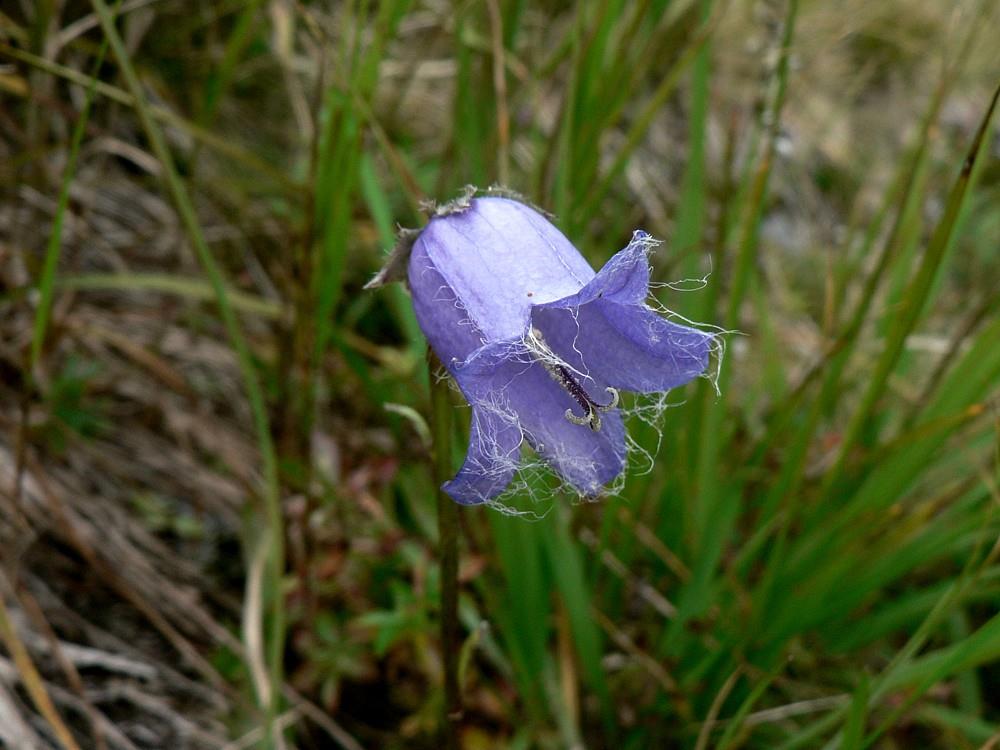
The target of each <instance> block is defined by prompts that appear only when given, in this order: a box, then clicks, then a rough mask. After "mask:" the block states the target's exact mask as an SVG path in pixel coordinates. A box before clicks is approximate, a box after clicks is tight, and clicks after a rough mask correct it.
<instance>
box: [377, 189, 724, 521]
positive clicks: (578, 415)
mask: <svg viewBox="0 0 1000 750" xmlns="http://www.w3.org/2000/svg"><path fill="white" fill-rule="evenodd" d="M652 244H654V243H653V241H652V240H651V238H650V237H649V236H648V235H647V234H645V233H644V232H635V234H634V235H633V237H632V241H631V242H630V243H629V245H628V247H626V248H625V249H624V250H622V251H621V252H619V253H617V254H616V255H615V256H614V257H612V258H611V260H609V261H608V262H607V264H606V265H605V266H604V268H602V269H601V270H600V271H599V272H597V273H594V271H593V269H592V268H591V267H590V265H589V264H588V263H587V261H586V260H585V259H584V258H583V256H582V255H580V253H579V252H578V251H577V250H576V248H575V247H573V245H572V244H571V243H570V242H569V240H567V239H566V237H565V236H564V235H563V234H562V233H561V232H560V231H559V230H558V229H556V228H555V227H554V226H553V225H552V224H551V223H550V222H549V221H548V220H547V219H546V218H545V217H544V216H543V215H542V214H540V213H539V212H538V211H536V210H535V209H533V208H531V207H529V206H528V205H526V204H524V203H521V202H519V201H516V200H512V199H509V198H501V197H480V198H473V199H471V200H470V201H466V202H465V203H462V204H460V205H458V206H456V207H452V208H451V209H449V210H446V211H440V212H438V214H437V215H435V216H434V217H432V218H431V220H430V222H429V223H428V224H427V226H426V227H425V228H424V229H423V230H422V231H421V232H420V233H419V235H416V236H415V240H413V239H412V237H411V241H410V242H408V243H406V246H405V249H404V250H403V251H402V252H401V253H400V252H398V253H397V255H396V257H394V259H393V260H391V261H390V264H389V266H387V269H385V270H384V271H383V272H382V273H381V274H380V275H379V276H378V277H376V279H375V280H373V284H372V285H377V284H379V283H381V282H383V281H386V280H390V279H391V278H392V276H393V275H395V276H399V275H401V271H402V264H403V262H404V261H405V262H406V264H407V265H406V269H407V279H408V283H409V287H410V290H411V293H412V296H413V307H414V311H415V312H416V316H417V321H418V322H419V324H420V327H421V329H422V330H423V332H424V334H425V335H426V336H427V339H428V341H429V342H430V345H431V347H432V348H433V350H434V352H435V353H436V354H437V355H438V357H439V358H440V359H441V361H442V362H443V363H444V365H445V367H446V368H447V369H448V372H449V373H451V375H452V376H453V377H454V379H455V381H456V382H457V383H458V387H459V388H460V389H461V391H462V393H463V394H464V395H465V397H466V399H467V400H468V402H469V404H470V405H471V407H472V421H471V428H470V435H469V448H468V454H467V456H466V458H465V463H464V464H463V465H462V468H461V470H460V471H459V472H458V475H457V476H456V477H455V478H454V479H452V480H451V481H449V482H447V483H446V484H445V485H444V487H443V489H444V490H445V492H447V493H448V494H449V495H450V496H451V497H452V498H453V499H454V500H456V501H457V502H459V503H462V504H470V505H471V504H478V503H483V502H488V501H490V500H492V499H494V498H495V497H497V496H498V495H499V494H500V493H502V492H503V491H504V489H505V488H506V487H507V486H508V485H509V484H510V483H511V481H512V479H513V478H514V475H515V473H516V471H517V469H518V468H519V466H520V463H521V451H522V445H523V444H524V443H527V444H528V445H529V446H531V448H533V449H534V450H535V451H536V452H537V454H538V455H539V456H541V457H542V459H543V460H544V461H545V462H546V463H547V464H548V465H549V466H551V467H552V469H554V470H555V472H556V473H557V474H558V475H559V476H561V477H562V479H563V480H565V481H566V482H567V483H568V484H569V485H571V486H572V487H573V488H575V489H576V490H577V491H578V492H579V493H580V494H582V495H586V496H594V495H598V494H600V493H601V491H602V489H603V488H604V487H605V485H607V484H608V483H609V482H611V481H612V480H614V479H615V478H616V477H618V476H619V475H620V474H621V473H622V471H623V470H624V468H625V463H626V435H625V427H624V424H623V421H622V414H621V411H620V409H619V406H618V403H619V396H618V392H619V390H625V391H634V392H636V393H654V392H661V391H666V390H668V389H670V388H673V387H675V386H679V385H682V384H684V383H687V382H688V381H690V380H691V379H693V378H695V377H697V376H698V375H700V374H702V373H703V372H705V370H706V368H707V366H708V362H709V354H710V351H711V350H712V348H713V343H714V338H713V336H712V335H711V334H708V333H705V332H702V331H699V330H696V329H694V328H690V327H688V326H684V325H679V324H677V323H674V322H671V321H669V320H666V319H665V318H663V317H662V316H661V315H659V314H657V313H656V312H655V311H654V310H652V309H651V308H650V307H649V306H647V304H646V299H647V297H648V295H649V265H648V261H647V253H648V251H649V248H650V247H651V245H652ZM407 253H408V257H406V255H407Z"/></svg>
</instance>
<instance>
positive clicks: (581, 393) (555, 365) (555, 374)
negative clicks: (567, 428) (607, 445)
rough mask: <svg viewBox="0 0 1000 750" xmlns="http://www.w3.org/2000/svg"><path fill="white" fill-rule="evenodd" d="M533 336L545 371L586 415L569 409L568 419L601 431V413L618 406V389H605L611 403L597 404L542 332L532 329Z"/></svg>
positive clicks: (567, 412) (539, 360)
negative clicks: (563, 362) (551, 347)
mask: <svg viewBox="0 0 1000 750" xmlns="http://www.w3.org/2000/svg"><path fill="white" fill-rule="evenodd" d="M531 335H532V337H533V338H534V339H535V342H536V343H537V345H538V348H539V349H540V351H541V354H542V356H541V357H539V358H538V362H539V363H540V364H541V365H542V367H544V368H545V371H546V372H548V374H549V375H550V376H551V377H552V379H553V380H554V381H556V382H557V383H558V384H559V385H560V386H562V388H563V390H565V391H566V392H567V393H568V394H569V395H570V397H572V399H573V400H574V401H576V402H577V403H578V404H579V405H580V408H582V409H583V411H584V415H583V416H582V417H578V416H577V415H576V414H574V413H573V410H572V409H567V410H566V419H568V420H569V421H570V422H572V423H573V424H578V425H587V426H588V427H590V429H591V430H593V431H594V432H597V431H598V430H600V429H601V412H605V411H610V410H611V409H614V408H615V407H616V406H618V391H617V389H615V388H610V387H608V388H605V389H604V390H606V391H607V392H608V393H609V394H610V396H611V401H610V403H607V404H599V403H597V402H596V401H594V399H592V398H591V397H590V394H589V393H587V391H585V390H584V388H583V386H582V385H580V384H579V383H578V382H577V380H576V378H575V377H573V373H572V372H570V370H569V368H568V367H566V366H565V365H563V364H560V363H559V360H558V358H557V357H556V356H555V354H554V353H553V352H552V350H551V349H550V348H549V347H548V345H547V344H546V343H545V340H544V339H543V338H542V334H541V331H539V330H538V329H537V328H532V329H531Z"/></svg>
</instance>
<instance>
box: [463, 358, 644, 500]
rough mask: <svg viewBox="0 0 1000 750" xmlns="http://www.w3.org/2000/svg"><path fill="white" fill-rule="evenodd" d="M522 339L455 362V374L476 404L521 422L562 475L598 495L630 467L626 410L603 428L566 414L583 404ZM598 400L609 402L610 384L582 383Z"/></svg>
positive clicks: (605, 417) (605, 419) (604, 418)
mask: <svg viewBox="0 0 1000 750" xmlns="http://www.w3.org/2000/svg"><path fill="white" fill-rule="evenodd" d="M517 346H518V344H517V342H501V343H496V344H488V345H487V346H485V347H483V348H482V349H481V350H480V351H478V352H477V353H476V354H475V355H473V356H472V357H470V358H469V360H468V361H467V362H465V363H461V364H459V365H457V366H456V367H455V369H454V370H453V374H454V375H455V378H456V380H457V381H458V384H459V387H460V388H461V389H462V391H463V393H465V395H466V398H468V400H469V402H470V403H471V404H472V405H473V409H485V410H488V411H491V412H493V413H494V414H497V415H501V416H502V417H503V418H505V419H507V420H508V423H509V424H511V425H515V426H516V427H517V428H518V429H519V430H521V431H522V432H523V434H524V436H525V437H526V438H527V440H528V442H529V444H530V445H531V446H532V447H533V448H534V449H535V450H536V451H537V452H538V454H539V455H540V456H541V457H542V458H543V459H544V460H545V462H546V463H548V464H549V465H550V466H551V467H552V468H553V469H554V470H555V471H556V473H557V474H559V476H561V477H562V478H563V479H564V480H566V481H567V482H568V483H569V484H570V485H572V486H573V487H574V488H575V489H576V490H577V491H578V492H580V493H581V494H583V495H590V496H593V495H598V494H600V493H601V491H602V490H603V488H604V485H606V484H607V483H608V482H610V481H612V480H613V479H614V478H615V477H617V476H618V475H619V474H621V472H622V470H623V469H624V467H625V427H624V424H623V423H622V418H621V413H620V412H619V411H618V410H617V409H612V410H609V411H607V412H604V413H602V414H601V422H602V424H601V429H600V430H597V431H594V430H591V429H590V427H588V426H585V425H579V424H573V423H572V422H570V421H569V420H567V419H566V410H567V409H570V410H572V411H573V412H574V413H575V414H576V415H578V416H580V415H581V411H582V409H581V407H580V405H579V404H577V403H576V401H574V400H573V398H572V397H571V396H570V395H569V393H568V392H567V391H566V390H565V388H563V387H562V386H560V385H559V384H558V383H557V382H556V381H555V380H554V379H553V377H552V376H551V375H550V374H549V372H548V371H547V370H546V369H545V368H544V367H543V366H542V365H541V364H539V363H538V362H536V361H533V360H531V359H530V356H529V355H528V352H527V350H526V349H525V348H524V347H523V345H522V346H521V349H520V350H518V348H517ZM581 385H582V386H583V387H584V388H585V389H586V390H587V392H588V394H589V395H590V396H591V397H592V398H593V399H594V400H595V401H596V402H598V403H606V402H607V401H608V394H607V393H605V392H604V385H603V384H601V383H599V382H597V381H596V380H594V381H588V382H587V384H583V383H581Z"/></svg>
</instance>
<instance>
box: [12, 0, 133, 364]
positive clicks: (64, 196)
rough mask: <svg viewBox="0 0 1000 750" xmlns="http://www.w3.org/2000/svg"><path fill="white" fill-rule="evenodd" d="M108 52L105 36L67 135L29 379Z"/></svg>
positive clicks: (49, 305) (44, 327) (118, 5)
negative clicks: (77, 113) (81, 152)
mask: <svg viewBox="0 0 1000 750" xmlns="http://www.w3.org/2000/svg"><path fill="white" fill-rule="evenodd" d="M120 8H121V0H118V2H117V3H115V7H114V10H113V11H112V14H113V16H114V17H115V18H117V17H118V11H119V9H120ZM107 52H108V40H107V37H105V38H104V39H102V40H101V46H100V48H99V49H98V50H97V57H96V58H94V64H93V66H92V67H91V71H92V72H91V74H90V83H89V84H88V85H87V93H86V96H85V97H84V100H83V107H81V108H80V114H79V115H78V116H77V119H76V125H75V126H74V128H73V135H72V137H71V138H70V145H69V155H68V156H67V158H66V169H65V170H64V172H63V180H62V185H61V186H60V188H59V198H58V199H57V203H56V213H55V217H54V218H53V220H52V233H51V234H50V235H49V242H48V244H47V245H46V247H45V259H44V261H43V263H42V275H41V278H40V280H39V283H38V292H39V296H40V299H39V301H38V310H37V311H36V313H35V326H34V329H33V331H32V337H31V358H30V360H29V363H30V367H29V372H28V375H29V379H30V378H31V377H33V374H34V372H35V368H36V367H37V366H38V360H39V359H40V357H41V354H42V346H43V345H44V343H45V332H46V330H47V329H48V323H49V315H50V314H51V312H52V296H53V292H54V290H55V279H56V269H57V268H58V267H59V258H60V256H61V255H62V233H63V220H64V219H65V217H66V207H67V206H68V205H69V187H70V185H71V184H72V183H73V177H74V176H75V175H76V162H77V159H78V158H79V156H80V144H81V143H83V134H84V133H85V132H86V130H87V122H88V121H89V119H90V107H91V104H93V101H94V93H95V91H96V88H97V74H98V72H99V71H100V69H101V66H102V65H103V64H104V57H105V55H107Z"/></svg>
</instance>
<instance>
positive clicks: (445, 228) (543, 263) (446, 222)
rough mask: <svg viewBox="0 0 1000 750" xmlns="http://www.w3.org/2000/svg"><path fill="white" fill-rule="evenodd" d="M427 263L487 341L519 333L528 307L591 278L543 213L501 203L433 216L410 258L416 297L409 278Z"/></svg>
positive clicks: (486, 201) (479, 202)
mask: <svg viewBox="0 0 1000 750" xmlns="http://www.w3.org/2000/svg"><path fill="white" fill-rule="evenodd" d="M428 266H431V267H433V268H435V269H436V270H437V272H438V273H439V274H440V275H441V277H442V278H443V279H444V283H445V285H446V286H447V287H448V288H450V289H451V290H452V292H453V294H454V295H455V296H456V297H457V299H459V300H461V302H462V305H463V306H464V308H465V311H466V317H467V318H468V319H469V320H470V321H471V322H472V323H473V324H474V325H475V326H477V327H478V329H479V330H480V331H481V332H482V333H483V335H484V337H485V338H486V339H487V340H489V341H496V340H500V339H507V338H515V337H518V336H520V335H522V334H523V333H524V331H525V327H526V326H527V324H528V319H529V316H530V312H531V307H532V306H533V305H534V304H536V303H539V302H550V301H552V300H557V299H560V298H562V297H566V296H568V295H571V294H574V293H576V292H577V291H579V290H580V288H581V287H583V286H584V285H585V284H586V283H587V282H588V281H590V280H591V279H592V278H593V277H594V271H593V269H592V268H591V267H590V266H589V265H588V264H587V261H586V260H584V258H583V257H582V256H581V255H580V253H579V252H578V251H577V250H576V248H575V247H573V245H572V244H571V243H570V241H569V240H568V239H566V237H565V236H564V235H563V234H562V233H561V232H560V231H559V230H558V229H556V228H555V226H553V225H552V224H551V223H549V222H548V221H547V220H546V219H545V217H544V216H542V215H541V214H540V213H538V212H537V211H535V210H534V209H533V208H531V207H530V206H526V205H525V204H523V203H519V202H517V201H513V200H508V199H506V198H476V199H474V200H473V201H472V202H471V205H470V206H469V208H467V209H465V210H463V211H459V212H456V213H451V214H447V215H445V216H438V217H435V218H433V219H431V221H430V223H429V224H428V225H427V227H426V228H425V229H424V230H423V231H422V232H421V233H420V236H419V237H418V238H417V240H416V242H415V243H414V246H413V252H412V255H411V257H410V266H409V274H408V275H409V278H410V284H411V288H413V290H414V298H416V297H417V292H418V290H417V288H415V287H414V286H413V279H414V276H415V275H419V274H420V273H423V272H424V269H426V267H428ZM424 330H425V331H426V330H427V329H426V328H424Z"/></svg>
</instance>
